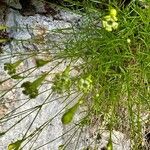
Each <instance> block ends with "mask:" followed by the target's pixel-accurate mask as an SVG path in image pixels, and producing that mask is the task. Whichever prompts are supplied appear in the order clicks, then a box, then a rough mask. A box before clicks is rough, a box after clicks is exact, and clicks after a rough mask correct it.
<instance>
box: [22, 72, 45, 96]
mask: <svg viewBox="0 0 150 150" xmlns="http://www.w3.org/2000/svg"><path fill="white" fill-rule="evenodd" d="M47 75H48V74H47V73H44V74H43V75H42V76H41V77H39V78H38V79H36V80H35V81H33V82H29V81H27V82H24V83H23V84H22V85H21V87H22V88H24V90H23V91H22V93H23V94H25V95H29V97H30V98H35V97H37V96H38V87H39V86H40V85H41V84H42V82H43V81H44V79H45V78H46V76H47Z"/></svg>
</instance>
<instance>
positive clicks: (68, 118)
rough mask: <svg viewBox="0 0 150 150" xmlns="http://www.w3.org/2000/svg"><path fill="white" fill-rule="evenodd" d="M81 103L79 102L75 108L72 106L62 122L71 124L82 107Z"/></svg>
mask: <svg viewBox="0 0 150 150" xmlns="http://www.w3.org/2000/svg"><path fill="white" fill-rule="evenodd" d="M80 103H81V101H79V102H77V103H76V104H75V105H74V106H72V107H71V108H69V109H68V110H67V111H66V112H65V113H64V115H63V116H62V118H61V121H62V123H63V124H69V123H70V122H71V121H72V120H73V117H74V115H75V113H76V111H77V109H78V107H79V105H80Z"/></svg>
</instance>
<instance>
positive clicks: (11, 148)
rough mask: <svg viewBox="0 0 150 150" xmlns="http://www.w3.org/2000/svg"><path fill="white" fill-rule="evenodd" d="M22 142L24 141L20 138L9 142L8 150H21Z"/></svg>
mask: <svg viewBox="0 0 150 150" xmlns="http://www.w3.org/2000/svg"><path fill="white" fill-rule="evenodd" d="M22 142H23V141H22V140H18V141H16V142H14V143H11V144H9V145H8V150H19V148H20V146H21V143H22Z"/></svg>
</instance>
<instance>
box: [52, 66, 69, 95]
mask: <svg viewBox="0 0 150 150" xmlns="http://www.w3.org/2000/svg"><path fill="white" fill-rule="evenodd" d="M70 87H71V78H70V66H68V67H67V68H66V69H65V70H64V71H63V72H62V73H58V74H56V76H55V77H54V82H53V86H52V89H53V91H54V92H57V93H59V94H61V93H63V92H64V91H66V90H68V89H70Z"/></svg>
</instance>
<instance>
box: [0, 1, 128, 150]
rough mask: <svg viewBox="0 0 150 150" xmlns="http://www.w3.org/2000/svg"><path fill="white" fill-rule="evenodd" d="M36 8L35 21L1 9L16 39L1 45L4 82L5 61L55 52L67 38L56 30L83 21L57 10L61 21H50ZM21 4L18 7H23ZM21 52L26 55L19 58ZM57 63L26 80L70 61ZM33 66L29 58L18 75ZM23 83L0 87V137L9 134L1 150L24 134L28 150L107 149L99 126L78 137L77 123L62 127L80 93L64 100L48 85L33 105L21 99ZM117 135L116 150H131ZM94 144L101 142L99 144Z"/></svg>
mask: <svg viewBox="0 0 150 150" xmlns="http://www.w3.org/2000/svg"><path fill="white" fill-rule="evenodd" d="M33 4H34V7H36V10H38V12H40V13H39V14H38V13H36V14H34V15H32V16H30V15H29V14H28V15H25V11H24V12H23V14H22V13H20V12H19V11H17V10H15V9H12V8H9V7H8V6H6V5H4V6H3V8H4V9H0V11H1V12H0V13H1V15H0V17H1V18H0V20H1V23H2V24H5V25H7V26H8V27H9V28H8V29H7V32H8V33H9V38H12V39H13V40H12V41H11V42H9V43H6V44H5V45H3V46H2V50H3V54H0V81H3V80H4V79H6V78H8V77H9V76H8V75H7V74H6V72H5V71H4V70H3V64H4V63H5V62H12V61H14V60H17V58H18V57H19V58H20V59H23V58H24V57H23V56H22V55H23V54H27V53H29V52H32V51H36V52H38V51H40V52H41V51H42V49H48V50H49V49H52V48H53V44H54V43H57V42H61V40H62V39H63V35H61V34H59V35H58V34H54V32H52V31H54V30H56V29H64V28H69V27H71V26H72V24H74V23H75V22H76V21H77V20H78V19H80V16H78V15H75V14H73V13H70V12H66V11H59V13H58V14H55V15H56V16H57V18H59V19H58V20H55V19H54V16H52V15H50V14H48V15H47V16H45V15H43V14H42V13H45V12H46V10H45V9H44V4H43V3H38V5H35V4H37V1H34V2H33ZM17 5H18V6H19V4H17ZM13 6H15V5H13ZM6 11H7V15H6ZM55 51H57V50H55V49H53V50H52V51H51V52H50V53H53V52H55ZM18 53H19V54H22V55H17V54H18ZM43 55H44V54H43ZM44 57H45V59H47V58H48V57H50V56H48V55H46V56H44ZM59 61H60V60H58V61H54V62H53V63H50V64H48V65H47V66H46V67H45V68H44V69H43V70H41V69H38V70H36V71H34V72H32V71H33V70H29V71H27V72H26V73H24V75H25V76H26V75H28V74H31V75H29V77H28V78H26V79H25V80H27V81H32V80H34V77H36V76H37V75H39V74H41V73H42V72H43V71H46V70H49V69H50V68H55V69H54V70H53V72H60V71H62V70H64V68H65V67H66V65H67V62H62V63H61V64H60V65H58V66H57V67H55V65H56V64H57V63H59ZM34 62H35V60H34V57H33V58H32V59H26V60H25V61H24V62H23V63H22V65H21V67H20V68H19V70H20V71H24V70H27V69H28V68H31V67H33V66H34ZM48 80H49V79H48ZM21 83H22V81H21V82H17V81H16V80H13V79H11V80H8V81H7V82H5V83H3V84H0V89H1V91H0V96H1V103H0V118H2V119H1V120H2V121H0V133H2V132H6V131H7V132H6V134H5V135H4V136H2V137H0V150H6V149H7V146H8V145H9V144H10V143H14V142H16V141H17V140H20V139H22V136H24V135H26V137H28V138H27V139H25V141H24V143H23V144H22V146H23V149H25V150H28V149H30V148H31V149H40V150H58V148H60V147H61V145H67V147H66V149H68V150H71V149H75V148H76V149H77V150H83V149H84V148H85V149H88V148H89V149H90V146H91V147H92V146H95V145H96V147H97V149H98V150H100V149H102V148H104V147H105V146H106V145H107V142H108V138H109V134H108V133H107V132H106V133H105V132H98V131H97V130H96V127H95V128H93V129H92V130H91V129H84V130H83V131H84V132H82V133H81V134H80V132H79V131H80V130H77V129H78V126H77V127H75V128H73V126H74V124H72V125H69V126H64V125H62V123H61V116H62V112H64V110H65V109H66V106H68V105H72V104H73V103H75V101H76V99H77V98H76V97H77V95H76V94H72V95H71V96H69V100H66V97H67V95H65V94H64V95H63V96H61V95H55V94H52V93H51V91H52V90H51V86H50V85H49V84H44V85H43V86H42V87H41V88H40V92H41V93H42V92H43V94H40V95H39V96H38V97H37V98H36V99H33V100H29V99H28V97H26V96H24V95H23V94H22V92H21V91H22V90H21V89H20V88H19V87H20V85H21ZM14 85H16V86H15V87H16V88H13V86H14ZM12 88H13V89H12ZM8 89H9V90H10V92H8V93H7V92H6V91H8ZM45 91H47V92H45ZM5 92H6V93H5ZM41 104H44V105H43V107H42V108H40V107H39V106H41ZM79 118H80V115H79V114H78V115H76V117H75V122H76V121H78V120H79ZM15 124H16V125H15ZM71 128H73V130H71ZM69 130H70V131H69ZM31 133H34V134H35V136H32V134H31ZM98 133H99V134H98ZM113 134H114V136H113V142H114V143H115V144H114V149H115V150H128V149H129V145H130V144H129V141H128V140H127V139H125V135H123V134H122V133H119V132H116V131H114V133H113ZM98 135H99V137H100V138H99V139H98V138H97V136H98ZM94 136H96V137H94ZM79 137H80V138H79ZM116 137H117V138H116ZM71 139H72V140H71ZM79 139H80V140H79ZM78 140H79V142H78ZM95 140H97V141H96V142H95ZM26 143H27V144H26ZM91 143H93V144H91Z"/></svg>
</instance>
